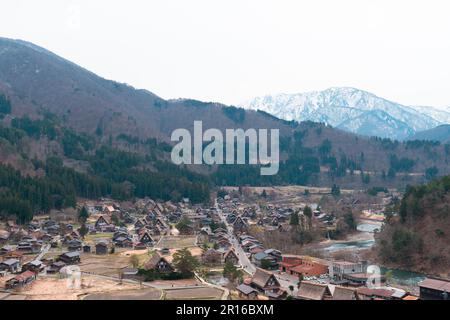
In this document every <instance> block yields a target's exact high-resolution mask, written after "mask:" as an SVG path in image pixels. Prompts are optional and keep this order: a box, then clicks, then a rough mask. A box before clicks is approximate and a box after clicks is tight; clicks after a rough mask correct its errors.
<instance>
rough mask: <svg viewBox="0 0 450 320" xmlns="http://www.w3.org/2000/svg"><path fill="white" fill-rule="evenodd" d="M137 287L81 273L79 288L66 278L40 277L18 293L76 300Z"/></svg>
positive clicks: (138, 287) (39, 297) (35, 297)
mask: <svg viewBox="0 0 450 320" xmlns="http://www.w3.org/2000/svg"><path fill="white" fill-rule="evenodd" d="M138 289H140V286H139V285H138V284H136V285H135V284H129V283H123V284H119V283H118V282H117V281H112V280H106V279H99V278H97V277H92V276H85V275H83V277H82V279H81V287H80V288H79V289H72V288H70V287H69V286H68V282H67V280H66V279H58V278H54V277H40V278H38V279H37V280H36V281H35V282H33V283H32V284H31V285H30V286H28V287H26V288H24V289H22V290H21V291H20V294H21V295H26V296H27V299H28V300H78V299H82V298H83V297H84V296H85V295H88V294H106V295H107V294H110V293H111V294H112V293H118V292H119V291H125V292H126V290H128V291H129V290H138ZM156 291H158V290H156Z"/></svg>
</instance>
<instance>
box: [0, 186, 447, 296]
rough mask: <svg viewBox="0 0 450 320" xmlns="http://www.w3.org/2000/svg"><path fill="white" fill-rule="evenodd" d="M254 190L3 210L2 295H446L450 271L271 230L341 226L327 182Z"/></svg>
mask: <svg viewBox="0 0 450 320" xmlns="http://www.w3.org/2000/svg"><path fill="white" fill-rule="evenodd" d="M245 192H246V191H245V190H244V191H243V190H235V189H229V190H227V191H223V190H222V192H219V194H218V195H217V197H216V198H215V199H214V201H213V203H212V204H210V205H209V206H198V205H192V204H191V203H190V201H189V199H186V198H185V199H183V201H181V202H179V203H172V202H162V201H154V200H152V199H148V198H146V199H138V200H136V201H135V202H126V203H125V202H124V203H120V202H117V201H112V200H109V199H100V200H98V201H88V200H85V201H83V200H80V201H79V203H78V205H77V209H76V210H73V212H72V214H61V213H59V214H58V213H56V214H51V215H38V216H36V217H35V218H34V219H33V220H32V221H31V222H30V223H29V224H27V225H18V224H16V222H15V221H13V220H8V221H5V222H3V223H2V224H0V300H43V299H47V300H51V299H62V300H67V299H77V300H79V299H87V300H89V299H93V300H111V299H112V300H126V299H131V300H132V299H136V300H177V299H200V300H210V299H213V300H292V299H298V300H419V299H447V298H448V296H447V293H448V292H450V282H449V281H445V280H442V279H434V278H427V277H424V278H423V279H420V280H421V281H420V282H418V283H417V284H415V285H413V286H412V287H411V286H410V287H404V286H401V285H399V286H396V284H395V282H394V281H392V279H390V277H389V275H388V274H382V273H380V272H379V270H378V269H377V268H374V266H373V265H371V264H370V263H369V262H368V261H367V260H364V255H356V256H355V255H354V252H355V250H350V251H351V253H353V254H350V255H344V254H341V253H340V254H328V255H327V254H319V253H318V252H319V251H317V250H319V249H320V250H322V251H323V252H327V251H326V248H325V249H324V248H323V244H324V243H325V244H327V243H328V244H330V243H331V244H332V245H334V246H336V245H337V246H338V247H339V245H340V246H342V245H343V242H340V241H331V240H326V241H320V242H319V244H317V243H316V244H315V246H314V249H315V251H314V250H312V249H311V250H310V251H308V252H309V253H310V254H305V252H303V254H302V253H301V252H294V251H295V250H294V249H292V250H291V249H290V248H291V247H288V246H280V245H278V244H277V242H276V241H275V240H273V241H272V242H271V240H270V239H278V238H276V237H278V235H280V234H281V236H280V237H281V238H280V239H282V240H283V239H284V238H283V236H282V235H283V233H285V232H287V231H286V230H289V229H292V228H296V230H300V231H302V230H306V231H308V230H309V231H311V230H313V229H314V230H316V229H320V230H322V229H323V230H325V231H326V232H325V233H326V234H328V233H329V232H332V230H333V221H334V220H335V219H336V217H333V216H332V215H331V214H330V212H324V210H325V209H322V208H321V206H320V205H319V204H318V203H316V202H318V201H316V200H317V199H318V198H314V197H313V196H311V195H310V193H312V194H321V191H320V190H308V192H306V191H305V190H303V193H302V196H301V197H300V198H301V199H298V198H295V197H293V196H292V195H291V194H288V196H286V194H287V193H286V192H285V193H284V196H285V198H283V197H282V196H280V195H277V194H276V192H271V191H270V190H265V189H264V190H262V189H261V190H256V192H255V190H253V191H252V192H253V196H254V195H255V194H256V195H257V196H254V197H257V198H259V199H261V198H262V199H263V200H264V205H261V201H259V200H258V199H257V198H254V199H253V198H252V195H250V196H248V197H239V194H241V195H242V194H243V193H245ZM296 192H297V191H296ZM296 194H298V192H297V193H296ZM305 199H306V200H305ZM308 199H309V200H308ZM241 200H242V201H241ZM352 203H353V205H355V206H356V205H357V202H356V201H354V200H353V202H352ZM322 206H323V207H324V208H326V204H322ZM309 210H310V211H311V212H310V213H309V212H307V211H309ZM361 212H362V218H361V216H360V217H358V219H360V221H362V223H361V224H360V225H361V226H364V227H367V226H368V225H369V226H372V227H373V228H372V229H373V230H375V229H376V228H380V227H381V225H382V222H380V221H382V219H381V218H380V216H381V214H380V213H379V212H377V211H376V210H375V209H374V211H372V210H362V211H361ZM302 228H303V229H302ZM362 229H364V228H362ZM369 229H370V228H369ZM364 230H365V229H364ZM373 230H371V231H373ZM266 234H272V236H271V237H267V236H264V235H266ZM274 234H275V235H276V236H275V235H274ZM364 234H368V233H367V232H365V233H364ZM261 235H263V236H261ZM362 241H370V239H369V240H367V239H366V238H363V239H362ZM271 244H272V245H271ZM344 244H345V242H344ZM344 251H345V250H344ZM356 251H357V250H356ZM328 253H329V251H328ZM347 258H348V259H347Z"/></svg>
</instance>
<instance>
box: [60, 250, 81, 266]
mask: <svg viewBox="0 0 450 320" xmlns="http://www.w3.org/2000/svg"><path fill="white" fill-rule="evenodd" d="M59 261H62V262H64V263H66V264H77V263H80V261H81V258H80V252H79V251H72V252H65V253H63V254H61V255H60V256H59Z"/></svg>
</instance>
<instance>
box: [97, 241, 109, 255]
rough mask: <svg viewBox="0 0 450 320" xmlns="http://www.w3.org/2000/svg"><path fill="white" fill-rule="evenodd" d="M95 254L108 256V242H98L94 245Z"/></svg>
mask: <svg viewBox="0 0 450 320" xmlns="http://www.w3.org/2000/svg"><path fill="white" fill-rule="evenodd" d="M95 254H108V242H107V241H105V240H100V241H99V242H97V244H96V245H95Z"/></svg>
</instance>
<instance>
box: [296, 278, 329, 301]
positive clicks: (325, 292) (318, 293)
mask: <svg viewBox="0 0 450 320" xmlns="http://www.w3.org/2000/svg"><path fill="white" fill-rule="evenodd" d="M296 298H297V299H299V300H325V299H331V298H332V294H331V292H330V289H329V288H328V285H325V284H318V283H312V282H307V281H302V282H301V283H300V287H299V288H298V292H297V296H296Z"/></svg>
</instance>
